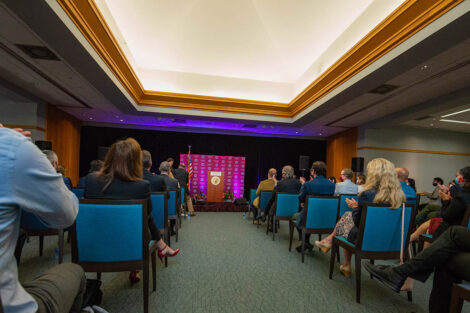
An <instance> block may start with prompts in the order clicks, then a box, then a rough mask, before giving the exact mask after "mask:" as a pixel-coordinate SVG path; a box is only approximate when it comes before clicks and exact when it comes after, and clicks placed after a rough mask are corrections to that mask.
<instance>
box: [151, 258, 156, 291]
mask: <svg viewBox="0 0 470 313" xmlns="http://www.w3.org/2000/svg"><path fill="white" fill-rule="evenodd" d="M150 258H151V262H152V282H153V291H155V290H157V256H156V250H154V251H153V252H152V253H151V254H150Z"/></svg>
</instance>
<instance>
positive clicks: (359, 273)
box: [355, 253, 361, 303]
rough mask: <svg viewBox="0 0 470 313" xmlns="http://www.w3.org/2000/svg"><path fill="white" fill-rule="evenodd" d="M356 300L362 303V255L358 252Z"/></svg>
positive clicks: (356, 261) (356, 260)
mask: <svg viewBox="0 0 470 313" xmlns="http://www.w3.org/2000/svg"><path fill="white" fill-rule="evenodd" d="M355 256H356V258H355V263H356V264H355V265H356V273H355V274H356V302H357V303H361V257H360V256H359V255H358V254H357V253H356V255H355Z"/></svg>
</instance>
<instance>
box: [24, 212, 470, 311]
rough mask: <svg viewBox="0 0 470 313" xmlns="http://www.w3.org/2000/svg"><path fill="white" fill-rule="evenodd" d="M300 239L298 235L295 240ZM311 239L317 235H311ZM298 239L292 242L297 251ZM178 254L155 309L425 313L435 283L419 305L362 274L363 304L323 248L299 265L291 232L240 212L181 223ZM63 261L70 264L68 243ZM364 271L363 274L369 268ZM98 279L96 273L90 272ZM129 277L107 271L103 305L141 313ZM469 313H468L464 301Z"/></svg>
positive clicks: (424, 288) (35, 261) (37, 261)
mask: <svg viewBox="0 0 470 313" xmlns="http://www.w3.org/2000/svg"><path fill="white" fill-rule="evenodd" d="M296 237H297V236H296ZM312 239H313V238H312ZM56 242H57V241H56V237H48V238H47V239H46V240H45V247H44V255H43V256H42V257H39V256H38V239H37V238H32V239H31V241H30V243H29V244H26V245H25V249H24V251H23V256H22V260H21V265H20V270H19V272H20V279H21V280H22V281H25V280H28V279H31V278H33V277H35V276H37V275H39V274H41V273H42V272H44V271H45V270H46V269H47V268H49V267H52V266H53V265H54V264H55V263H56V260H55V259H54V249H55V246H56ZM296 245H298V242H297V241H295V242H294V246H296ZM172 247H173V248H181V250H182V251H181V252H180V254H179V255H178V256H177V257H176V258H173V259H169V262H168V268H164V266H163V265H162V264H159V265H158V267H157V291H156V292H152V293H151V294H150V312H166V313H168V312H204V313H207V312H270V313H274V312H283V313H284V312H296V313H297V312H299V313H300V312H348V313H353V312H383V313H386V312H427V300H428V295H429V292H430V289H431V281H430V280H429V281H428V282H427V283H426V284H422V283H419V282H415V288H414V292H413V303H409V302H408V301H407V298H406V294H404V293H403V294H396V293H394V292H392V291H390V290H389V289H387V288H386V287H384V286H382V285H380V284H379V283H378V282H377V281H375V280H371V279H370V278H369V276H367V275H366V274H365V273H363V276H362V281H363V282H362V297H361V302H362V303H361V304H357V303H356V302H355V280H354V276H352V278H351V279H347V278H345V277H343V276H342V275H341V274H340V273H339V270H338V265H336V268H335V272H334V276H333V280H330V279H328V266H329V255H322V254H321V253H320V252H318V250H317V251H316V252H314V253H313V254H309V255H308V256H307V257H306V260H305V263H304V264H302V263H301V262H300V254H299V253H297V252H296V251H295V250H294V249H293V251H292V252H290V253H289V252H288V227H287V224H286V222H281V229H280V232H279V233H278V234H276V240H275V241H272V236H266V228H265V227H259V228H257V227H256V226H255V225H252V224H251V220H250V221H249V220H244V219H243V218H242V213H222V212H214V213H209V212H207V213H205V212H204V213H198V215H197V216H196V217H193V218H191V219H190V220H184V221H183V228H182V229H181V230H180V240H179V242H178V243H175V242H174V237H172ZM65 261H66V262H70V246H69V245H67V246H66V255H65ZM363 272H364V271H363ZM87 276H88V277H91V278H94V277H95V274H92V273H88V274H87ZM127 276H128V273H104V274H103V287H102V289H103V292H104V297H103V302H102V304H101V306H102V307H103V308H105V309H107V310H108V311H109V312H113V313H114V312H126V313H132V312H136V313H137V312H142V311H143V306H142V301H143V300H142V284H141V283H138V284H136V285H134V286H133V287H130V286H129V282H128V280H127ZM463 312H467V313H468V312H470V305H469V304H468V303H466V304H464V310H463Z"/></svg>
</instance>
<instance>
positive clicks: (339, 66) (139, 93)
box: [57, 0, 463, 117]
mask: <svg viewBox="0 0 470 313" xmlns="http://www.w3.org/2000/svg"><path fill="white" fill-rule="evenodd" d="M462 1H463V0H434V1H432V0H408V1H405V2H404V3H403V4H402V5H400V6H399V7H398V8H397V9H396V10H395V11H394V12H392V13H391V14H390V15H389V16H388V17H387V18H386V19H385V20H383V21H382V22H381V23H380V24H379V25H377V26H376V27H375V28H374V29H373V30H372V31H370V32H369V33H368V34H367V35H366V36H365V37H364V38H362V39H361V40H360V41H359V42H358V43H357V44H356V45H354V47H352V48H351V49H350V50H349V51H348V52H347V53H346V54H344V55H343V56H342V57H341V58H340V59H338V60H337V61H336V62H335V63H334V64H333V65H332V66H330V67H329V68H328V69H327V70H326V71H325V72H324V73H322V74H321V76H320V77H318V78H317V79H315V81H313V82H312V83H311V84H310V85H309V86H308V87H307V88H305V89H304V90H303V91H302V92H301V93H300V94H299V95H298V96H297V97H295V98H294V99H293V100H292V101H291V102H290V103H279V102H269V101H255V100H242V99H233V98H222V97H213V96H200V95H191V94H179V93H171V92H161V91H151V90H145V89H144V88H143V86H142V84H141V82H140V81H139V78H138V77H137V75H136V73H135V72H134V70H133V69H132V67H131V65H130V63H129V61H128V60H127V58H126V56H125V55H124V53H123V51H122V49H121V48H120V47H119V44H118V42H117V40H116V38H115V37H114V35H113V34H112V32H111V30H110V28H109V26H108V24H107V23H106V21H105V20H104V18H103V16H102V14H101V13H100V11H99V10H98V7H97V6H96V4H95V2H94V1H93V0H57V2H58V3H59V4H60V5H61V6H62V8H63V9H64V11H65V12H66V13H67V14H68V16H69V17H70V18H71V20H72V21H73V22H74V23H75V25H76V26H77V27H78V28H79V30H80V31H81V32H82V33H83V35H84V36H85V38H86V39H87V40H88V42H89V43H90V44H91V45H92V47H93V48H94V49H95V51H96V52H97V53H98V55H99V56H100V57H101V58H102V59H103V61H104V62H105V63H106V64H107V65H108V67H109V68H110V69H111V71H112V72H113V73H114V74H115V75H116V77H117V78H118V79H119V81H120V82H121V83H122V84H123V86H124V87H125V88H126V90H127V91H128V92H129V93H130V94H131V96H132V97H133V98H134V100H135V101H136V103H138V104H139V105H146V106H157V107H170V108H179V109H191V110H209V111H218V112H230V113H249V114H259V115H268V116H278V117H294V116H295V115H297V114H298V113H300V112H301V111H303V110H304V109H306V108H307V107H308V106H310V105H311V104H312V103H314V102H316V101H318V100H319V99H320V98H322V97H323V96H325V95H326V94H328V93H329V92H331V91H332V90H334V89H335V88H337V87H338V86H340V85H341V84H342V83H344V82H346V81H347V80H348V79H350V78H351V77H353V76H354V75H355V74H357V73H359V72H360V71H361V70H363V69H365V68H366V67H367V66H369V65H370V64H372V63H373V62H375V61H376V60H378V59H379V58H380V57H382V56H383V55H385V54H386V53H387V52H389V51H390V50H392V49H393V48H395V47H396V46H398V45H399V44H401V43H402V42H403V41H405V40H406V39H408V38H410V37H411V36H413V35H414V34H416V33H417V32H418V31H420V30H421V29H423V28H424V27H425V26H427V25H429V24H430V23H431V22H433V21H435V20H436V19H438V18H439V17H440V16H442V15H443V14H444V13H446V12H448V11H449V10H450V9H452V8H453V7H455V6H456V5H458V4H459V3H461V2H462Z"/></svg>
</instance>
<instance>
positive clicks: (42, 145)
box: [36, 140, 52, 150]
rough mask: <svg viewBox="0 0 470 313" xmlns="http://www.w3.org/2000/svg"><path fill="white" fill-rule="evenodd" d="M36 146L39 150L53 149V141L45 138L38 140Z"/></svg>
mask: <svg viewBox="0 0 470 313" xmlns="http://www.w3.org/2000/svg"><path fill="white" fill-rule="evenodd" d="M36 146H37V147H38V148H39V150H52V142H50V141H44V140H36Z"/></svg>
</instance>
